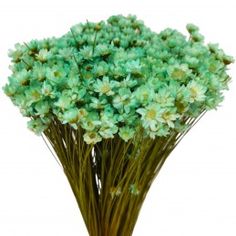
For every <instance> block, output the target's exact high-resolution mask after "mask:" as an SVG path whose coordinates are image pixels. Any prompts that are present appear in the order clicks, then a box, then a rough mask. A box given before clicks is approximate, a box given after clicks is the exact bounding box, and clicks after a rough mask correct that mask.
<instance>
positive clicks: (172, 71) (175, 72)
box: [167, 64, 191, 81]
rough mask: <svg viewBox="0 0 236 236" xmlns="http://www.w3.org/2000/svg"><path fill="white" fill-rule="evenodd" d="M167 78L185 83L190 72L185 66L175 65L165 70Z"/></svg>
mask: <svg viewBox="0 0 236 236" xmlns="http://www.w3.org/2000/svg"><path fill="white" fill-rule="evenodd" d="M167 72H168V74H169V76H171V78H173V79H176V80H179V81H185V79H186V78H187V77H188V76H189V75H190V74H191V70H190V69H189V68H188V66H187V65H186V64H181V65H179V64H175V65H173V66H172V65H171V66H169V68H168V70H167Z"/></svg>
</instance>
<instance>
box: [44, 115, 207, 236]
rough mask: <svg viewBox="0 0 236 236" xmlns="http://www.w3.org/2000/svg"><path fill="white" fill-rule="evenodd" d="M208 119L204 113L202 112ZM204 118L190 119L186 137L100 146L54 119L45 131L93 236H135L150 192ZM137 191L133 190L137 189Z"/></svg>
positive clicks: (139, 139)
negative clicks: (174, 153) (171, 156)
mask: <svg viewBox="0 0 236 236" xmlns="http://www.w3.org/2000/svg"><path fill="white" fill-rule="evenodd" d="M202 114H204V112H203V113H202ZM200 118H201V116H199V117H198V118H192V119H189V118H186V119H185V120H184V122H185V123H186V124H188V125H189V128H188V130H186V131H185V132H183V133H178V132H176V131H173V132H172V133H171V134H170V135H169V136H168V137H159V138H156V139H155V140H152V139H150V138H144V137H142V132H140V136H137V137H136V138H135V140H133V142H132V141H129V142H124V141H123V140H121V139H120V138H119V137H118V136H115V137H114V138H113V139H105V140H103V141H101V142H99V143H97V144H95V145H87V144H86V143H85V142H84V140H83V130H82V129H81V128H78V129H77V130H75V129H73V128H72V127H71V126H69V125H63V124H61V123H60V122H59V121H58V120H56V119H54V121H53V122H52V123H51V125H50V127H49V128H48V129H47V130H46V131H45V132H44V134H45V136H46V137H47V139H48V141H49V143H50V144H51V146H52V148H53V149H54V150H55V153H56V155H57V157H58V159H59V161H60V163H61V165H62V167H63V170H64V173H65V175H66V176H67V178H68V181H69V183H70V185H71V188H72V191H73V193H74V195H75V197H76V200H77V203H78V206H79V208H80V211H81V214H82V217H83V219H84V222H85V224H86V227H87V230H88V232H89V235H90V236H111V235H112V236H120V235H125V236H131V235H132V232H133V230H134V227H135V223H136V221H137V218H138V215H139V212H140V209H141V207H142V204H143V202H144V200H145V197H146V195H147V193H148V190H149V188H150V186H151V184H152V182H153V180H154V179H155V177H156V176H157V174H158V173H159V171H160V169H161V167H162V165H163V164H164V162H165V160H166V158H167V157H168V156H169V154H170V153H171V152H172V150H173V149H174V148H175V147H176V145H177V144H178V143H179V141H180V140H181V139H182V138H183V137H184V136H185V135H186V133H187V132H188V131H189V130H190V129H191V127H193V125H194V124H195V123H196V122H197V121H198V120H199V119H200ZM132 188H133V189H132Z"/></svg>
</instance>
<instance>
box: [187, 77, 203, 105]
mask: <svg viewBox="0 0 236 236" xmlns="http://www.w3.org/2000/svg"><path fill="white" fill-rule="evenodd" d="M187 89H188V90H189V93H190V102H195V101H198V102H203V101H204V100H205V98H206V95H205V92H206V87H204V86H203V85H201V84H199V83H198V82H196V81H191V82H189V83H188V85H187Z"/></svg>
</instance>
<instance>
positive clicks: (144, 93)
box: [134, 85, 155, 105]
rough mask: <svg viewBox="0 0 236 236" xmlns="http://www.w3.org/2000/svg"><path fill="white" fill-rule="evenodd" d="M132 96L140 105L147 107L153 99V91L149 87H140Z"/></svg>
mask: <svg viewBox="0 0 236 236" xmlns="http://www.w3.org/2000/svg"><path fill="white" fill-rule="evenodd" d="M134 96H135V98H136V100H137V101H138V102H139V103H141V104H142V105H147V104H148V103H150V102H151V101H153V99H154V97H155V91H154V89H153V88H152V87H151V86H149V85H141V86H140V87H138V88H137V89H136V91H135V92H134Z"/></svg>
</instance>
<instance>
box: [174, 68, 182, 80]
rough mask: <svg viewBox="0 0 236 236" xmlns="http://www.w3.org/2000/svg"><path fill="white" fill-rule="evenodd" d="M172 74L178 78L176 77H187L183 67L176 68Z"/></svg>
mask: <svg viewBox="0 0 236 236" xmlns="http://www.w3.org/2000/svg"><path fill="white" fill-rule="evenodd" d="M171 76H172V77H173V78H176V79H182V78H184V77H185V72H184V71H183V70H181V69H175V70H174V71H173V72H172V74H171Z"/></svg>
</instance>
